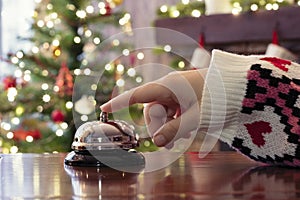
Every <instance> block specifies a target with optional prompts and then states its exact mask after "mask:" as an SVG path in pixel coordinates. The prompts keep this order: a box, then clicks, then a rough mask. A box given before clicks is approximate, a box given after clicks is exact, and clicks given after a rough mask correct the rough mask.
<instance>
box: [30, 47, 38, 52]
mask: <svg viewBox="0 0 300 200" xmlns="http://www.w3.org/2000/svg"><path fill="white" fill-rule="evenodd" d="M39 51H40V50H39V48H38V47H36V46H34V47H32V49H31V52H32V53H38V52H39Z"/></svg>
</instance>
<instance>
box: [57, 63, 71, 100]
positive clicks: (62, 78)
mask: <svg viewBox="0 0 300 200" xmlns="http://www.w3.org/2000/svg"><path fill="white" fill-rule="evenodd" d="M55 85H56V86H57V87H58V89H59V90H58V94H59V95H60V96H65V95H67V96H71V95H72V93H73V76H72V74H71V73H70V70H69V68H68V67H67V64H66V63H65V62H63V63H62V65H61V68H60V70H59V72H58V76H57V78H56V83H55Z"/></svg>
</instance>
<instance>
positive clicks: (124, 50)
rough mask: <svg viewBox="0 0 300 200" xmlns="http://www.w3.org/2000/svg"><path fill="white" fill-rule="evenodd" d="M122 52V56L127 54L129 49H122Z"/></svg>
mask: <svg viewBox="0 0 300 200" xmlns="http://www.w3.org/2000/svg"><path fill="white" fill-rule="evenodd" d="M122 53H123V55H124V56H129V54H130V51H129V50H128V49H123V51H122Z"/></svg>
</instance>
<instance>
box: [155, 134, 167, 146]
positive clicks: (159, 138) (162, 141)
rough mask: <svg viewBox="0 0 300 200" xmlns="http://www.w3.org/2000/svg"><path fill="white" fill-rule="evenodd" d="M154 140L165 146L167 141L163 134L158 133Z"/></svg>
mask: <svg viewBox="0 0 300 200" xmlns="http://www.w3.org/2000/svg"><path fill="white" fill-rule="evenodd" d="M153 140H154V143H155V144H156V145H157V146H163V145H164V144H165V143H166V138H165V137H164V136H163V135H156V136H154V138H153Z"/></svg>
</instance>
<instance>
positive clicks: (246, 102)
mask: <svg viewBox="0 0 300 200" xmlns="http://www.w3.org/2000/svg"><path fill="white" fill-rule="evenodd" d="M200 127H201V129H202V130H205V131H206V132H207V134H209V135H213V136H214V137H217V138H219V139H220V140H221V141H224V142H226V143H227V144H229V145H230V146H231V147H233V148H235V149H236V150H238V151H240V152H241V153H243V154H245V155H246V156H248V157H250V158H251V159H254V160H257V161H261V162H264V163H271V164H277V165H290V166H300V147H299V140H300V138H299V135H300V66H299V65H298V64H296V63H293V62H291V61H288V60H282V59H279V58H274V57H263V56H254V55H251V56H242V55H236V54H231V53H227V52H223V51H220V50H213V52H212V59H211V63H210V66H209V70H208V73H207V76H206V81H205V87H204V91H203V97H202V103H201V120H200Z"/></svg>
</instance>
